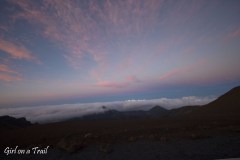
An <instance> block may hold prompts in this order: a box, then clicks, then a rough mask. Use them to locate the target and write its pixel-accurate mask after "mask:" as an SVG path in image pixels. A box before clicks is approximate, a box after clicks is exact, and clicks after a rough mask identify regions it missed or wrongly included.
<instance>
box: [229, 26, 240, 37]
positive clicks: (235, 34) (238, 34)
mask: <svg viewBox="0 0 240 160" xmlns="http://www.w3.org/2000/svg"><path fill="white" fill-rule="evenodd" d="M228 37H229V38H238V37H240V27H238V28H237V29H235V30H234V31H232V32H230V33H229V34H228Z"/></svg>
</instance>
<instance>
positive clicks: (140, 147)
mask: <svg viewBox="0 0 240 160" xmlns="http://www.w3.org/2000/svg"><path fill="white" fill-rule="evenodd" d="M223 158H240V135H231V136H218V137H211V138H205V139H194V140H190V139H178V140H170V141H150V140H147V141H145V140H140V141H136V142H126V143H121V144H120V143H118V144H107V143H106V144H98V145H91V146H88V147H85V148H83V149H82V150H80V151H79V152H77V153H72V154H70V153H66V152H64V151H61V150H58V149H53V148H50V149H49V150H48V154H47V155H24V156H23V155H8V156H6V155H4V154H3V152H2V153H1V155H0V160H8V159H9V160H16V159H19V160H21V159H22V160H23V159H28V160H35V159H36V160H38V159H39V160H40V159H41V160H42V159H45V160H128V159H129V160H134V159H135V160H146V159H148V160H159V159H161V160H162V159H163V160H165V159H167V160H178V159H179V160H181V159H184V160H188V159H191V160H198V159H199V160H200V159H201V160H202V159H205V160H207V159H223Z"/></svg>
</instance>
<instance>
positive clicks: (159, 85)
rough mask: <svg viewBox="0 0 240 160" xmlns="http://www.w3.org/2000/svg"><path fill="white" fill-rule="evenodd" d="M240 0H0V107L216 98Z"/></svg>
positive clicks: (231, 56) (239, 48)
mask: <svg viewBox="0 0 240 160" xmlns="http://www.w3.org/2000/svg"><path fill="white" fill-rule="evenodd" d="M239 68H240V1H239V0H193V1H192V0H179V1H175V0H39V1H31V0H1V1H0V107H1V106H18V105H20V106H25V105H40V104H66V103H77V102H98V101H116V100H127V99H154V98H161V97H172V98H174V97H183V96H208V95H219V94H222V93H224V92H225V91H227V90H228V89H230V88H231V87H234V86H236V85H240V71H239Z"/></svg>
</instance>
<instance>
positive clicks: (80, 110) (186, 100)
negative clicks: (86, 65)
mask: <svg viewBox="0 0 240 160" xmlns="http://www.w3.org/2000/svg"><path fill="white" fill-rule="evenodd" d="M215 99H216V97H211V96H210V97H195V96H189V97H182V98H175V99H169V98H160V99H152V100H134V99H133V100H127V101H115V102H96V103H81V104H62V105H45V106H36V107H18V108H0V115H9V116H13V117H17V118H19V117H26V118H27V120H29V121H31V122H40V123H46V122H57V121H61V120H65V119H69V118H73V117H80V116H84V115H88V114H93V113H101V112H104V109H103V108H102V106H106V107H107V108H108V109H116V110H119V111H127V110H148V109H150V108H152V107H154V106H155V105H159V106H162V107H164V108H166V109H173V108H178V107H182V106H188V105H204V104H207V103H209V102H211V101H213V100H215Z"/></svg>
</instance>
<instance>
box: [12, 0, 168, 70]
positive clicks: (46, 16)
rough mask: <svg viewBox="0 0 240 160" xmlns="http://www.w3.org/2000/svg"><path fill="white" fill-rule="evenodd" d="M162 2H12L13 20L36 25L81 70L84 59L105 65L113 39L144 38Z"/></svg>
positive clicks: (153, 24)
mask: <svg viewBox="0 0 240 160" xmlns="http://www.w3.org/2000/svg"><path fill="white" fill-rule="evenodd" d="M162 2H163V1H160V0H151V1H132V0H127V1H110V0H107V1H103V4H102V5H100V3H99V2H98V1H90V2H89V4H88V5H87V6H85V8H84V9H83V8H82V7H76V6H78V5H79V4H77V3H78V2H77V1H64V0H51V1H44V2H43V3H42V5H43V6H42V7H39V6H38V4H36V3H35V2H34V1H13V2H12V3H14V4H17V5H18V6H19V7H20V8H21V9H22V10H21V11H20V12H19V13H18V14H17V15H16V16H15V18H20V19H25V20H27V21H29V22H30V23H32V24H35V25H36V26H37V28H40V29H41V31H42V34H43V36H45V37H47V38H49V39H51V40H52V41H54V42H56V43H61V46H63V47H64V49H66V50H67V53H65V55H64V57H65V58H66V60H67V61H68V63H69V64H70V65H71V66H72V67H74V68H77V69H81V68H85V67H84V65H85V63H84V60H85V59H84V58H85V57H90V58H91V59H92V60H93V61H94V62H95V63H96V65H97V67H98V68H99V67H104V66H106V63H108V58H109V57H111V55H110V54H112V53H109V51H108V46H109V41H112V38H113V36H115V37H129V36H130V35H134V36H136V37H137V36H141V37H143V38H144V35H146V34H147V33H148V31H151V29H152V27H156V24H157V23H158V21H157V19H158V18H157V17H158V12H159V7H161V5H162ZM143 8H144V9H143ZM50 10H51V11H50ZM91 15H94V17H93V16H91ZM102 29H106V30H107V32H102ZM123 45H124V44H123ZM123 45H122V46H121V47H123ZM86 55H87V56H86ZM96 65H95V66H96Z"/></svg>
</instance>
